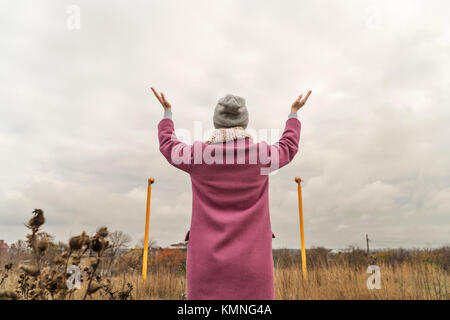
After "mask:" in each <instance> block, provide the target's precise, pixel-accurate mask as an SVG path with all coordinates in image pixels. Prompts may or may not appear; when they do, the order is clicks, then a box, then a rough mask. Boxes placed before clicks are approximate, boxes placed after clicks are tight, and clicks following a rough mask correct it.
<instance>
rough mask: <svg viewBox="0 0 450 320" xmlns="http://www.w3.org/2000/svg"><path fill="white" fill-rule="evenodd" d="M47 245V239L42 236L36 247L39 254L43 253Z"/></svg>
mask: <svg viewBox="0 0 450 320" xmlns="http://www.w3.org/2000/svg"><path fill="white" fill-rule="evenodd" d="M48 246H49V242H48V239H46V238H44V239H42V240H41V241H39V242H38V244H37V249H38V253H39V255H43V254H44V253H45V251H47V249H48Z"/></svg>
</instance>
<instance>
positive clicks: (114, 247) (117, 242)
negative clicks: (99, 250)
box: [106, 230, 131, 273]
mask: <svg viewBox="0 0 450 320" xmlns="http://www.w3.org/2000/svg"><path fill="white" fill-rule="evenodd" d="M108 240H109V242H110V245H111V247H110V249H109V252H108V256H109V264H108V268H107V269H106V270H107V272H108V273H109V272H111V268H112V267H113V265H114V262H115V261H116V258H117V256H118V255H119V254H120V250H122V249H125V248H126V247H127V246H128V244H129V243H130V242H131V237H130V236H129V235H128V234H126V233H124V232H122V231H119V230H116V231H114V232H111V233H110V234H109V235H108Z"/></svg>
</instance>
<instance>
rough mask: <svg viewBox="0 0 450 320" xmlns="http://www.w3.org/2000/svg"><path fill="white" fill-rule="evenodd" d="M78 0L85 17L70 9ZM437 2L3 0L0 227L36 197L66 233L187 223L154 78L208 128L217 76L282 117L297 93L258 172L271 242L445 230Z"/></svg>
mask: <svg viewBox="0 0 450 320" xmlns="http://www.w3.org/2000/svg"><path fill="white" fill-rule="evenodd" d="M70 4H75V5H78V6H79V7H80V8H81V29H80V30H79V31H70V30H68V29H67V27H66V19H67V13H66V8H67V6H68V5H70ZM448 6H449V5H448V4H447V2H445V1H435V2H432V3H426V4H425V3H424V2H419V1H396V2H395V3H392V2H388V1H377V2H375V3H374V2H372V1H345V2H343V1H341V2H339V3H338V2H335V1H306V2H298V1H284V2H283V4H282V5H281V4H280V3H279V2H275V1H264V2H261V1H259V2H257V1H245V2H244V3H243V2H242V1H241V2H239V1H227V2H222V3H220V4H219V3H216V2H212V1H190V2H186V3H183V2H175V1H164V2H160V1H159V2H158V1H133V3H132V4H130V3H129V2H128V3H127V2H126V1H95V2H92V1H75V2H73V1H70V2H69V1H40V2H38V3H37V2H33V1H24V0H22V1H16V2H14V3H13V2H11V1H2V2H0V70H2V72H1V73H0V80H1V82H2V87H1V88H0V112H1V117H0V148H1V150H2V156H1V157H0V166H1V168H2V169H0V175H1V181H2V183H1V185H0V239H5V240H7V241H13V240H16V239H18V238H23V236H24V232H25V230H24V226H23V223H24V222H25V221H26V220H27V219H28V217H29V215H30V213H31V211H32V210H33V209H34V208H35V207H40V208H43V209H44V210H45V211H46V214H47V217H48V224H47V230H48V231H49V232H51V233H52V234H54V235H55V236H56V237H57V238H59V239H61V240H64V239H67V237H68V236H70V235H73V234H75V233H78V232H80V231H81V230H82V229H86V230H87V231H93V230H95V228H96V227H98V226H100V225H108V226H109V227H110V228H111V229H120V230H123V231H125V232H127V233H129V234H130V235H132V237H133V239H134V240H135V241H138V240H139V239H140V238H141V237H142V236H143V222H144V216H145V199H146V198H145V197H146V179H147V177H148V176H154V177H155V178H156V183H155V184H154V188H153V193H152V210H151V223H150V229H151V230H150V235H151V237H152V238H154V239H156V240H157V241H158V242H159V243H160V244H161V245H168V244H170V243H174V242H177V241H179V240H181V239H182V238H183V237H184V234H185V232H186V231H187V229H188V228H189V222H190V214H191V186H190V181H189V177H188V175H186V174H185V173H183V172H181V171H176V169H175V168H172V167H171V166H170V165H169V164H167V163H166V162H165V159H164V158H163V157H162V155H161V154H160V153H159V150H158V143H157V135H156V134H157V130H156V125H157V123H158V121H159V120H160V119H161V118H162V110H161V107H160V106H159V105H158V103H157V101H156V100H155V99H154V98H153V97H152V95H151V93H150V92H149V87H150V86H155V87H156V88H157V89H159V90H163V91H164V92H165V93H166V95H167V96H168V98H170V101H171V102H172V104H173V106H174V111H173V112H174V116H173V118H174V121H175V125H176V127H177V128H185V129H189V130H192V129H193V122H194V121H195V120H200V121H202V123H203V127H204V128H205V129H208V128H211V127H212V114H213V107H214V105H215V103H216V101H217V99H218V98H219V97H221V96H223V95H224V94H226V93H229V92H230V93H234V94H238V95H242V96H244V97H245V98H246V100H247V104H248V108H249V112H250V124H249V125H250V126H251V127H252V128H255V129H258V128H276V129H280V130H281V129H282V128H283V126H284V122H285V119H286V117H287V114H288V112H289V106H290V104H291V103H292V101H293V100H294V99H295V98H296V97H297V95H298V94H299V92H301V91H306V90H307V89H312V90H313V92H314V93H313V95H312V96H311V99H310V101H309V103H308V105H307V106H306V107H305V109H304V110H302V111H301V112H300V120H301V121H302V135H301V146H300V148H301V150H300V152H299V154H298V155H297V157H296V158H295V160H294V161H293V162H292V163H291V164H290V165H288V166H287V167H285V168H283V169H282V170H280V172H279V173H278V174H276V175H274V176H272V177H271V182H270V201H271V202H270V206H271V217H272V218H271V219H272V228H273V231H274V232H275V234H276V235H277V238H276V239H275V240H274V246H275V247H283V246H288V247H296V246H298V245H299V231H298V203H297V194H296V186H295V183H294V181H293V178H294V177H295V176H297V175H299V176H301V177H302V178H303V179H304V180H305V183H304V188H303V191H304V195H303V198H304V212H305V226H306V241H307V245H308V246H311V245H325V246H329V247H342V246H346V245H348V244H352V243H357V244H360V245H363V240H364V236H365V234H366V233H369V235H370V237H371V238H373V239H374V242H373V244H374V245H375V246H377V245H378V246H380V247H383V246H387V245H393V246H396V245H402V246H409V247H411V246H421V245H442V244H446V243H448V242H449V240H448V239H449V238H450V237H449V236H450V215H449V209H450V185H449V181H450V176H449V175H450V170H449V163H450V152H449V151H448V147H447V145H448V141H449V139H450V129H449V126H448V123H449V120H450V112H449V111H448V105H449V102H450V96H449V93H448V90H447V88H448V87H449V85H450V79H449V77H448V74H450V73H449V71H450V69H449V67H450V66H449V63H450V60H449V59H448V56H449V53H450V47H449V43H450V42H449V41H450V33H449V31H448V30H450V28H449V22H448V17H447V14H446V12H447V10H445V9H448Z"/></svg>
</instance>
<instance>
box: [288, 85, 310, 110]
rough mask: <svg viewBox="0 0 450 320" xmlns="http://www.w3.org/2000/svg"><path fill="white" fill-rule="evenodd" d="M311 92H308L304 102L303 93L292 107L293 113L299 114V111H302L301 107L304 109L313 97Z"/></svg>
mask: <svg viewBox="0 0 450 320" xmlns="http://www.w3.org/2000/svg"><path fill="white" fill-rule="evenodd" d="M311 92H312V91H311V90H309V91H308V93H307V94H306V97H305V98H304V99H303V100H302V97H303V93H302V94H301V95H300V96H299V97H298V98H297V100H295V101H294V103H293V104H292V107H291V112H297V111H298V110H300V108H301V107H303V106H304V105H305V103H306V101H307V100H308V98H309V96H310V95H311Z"/></svg>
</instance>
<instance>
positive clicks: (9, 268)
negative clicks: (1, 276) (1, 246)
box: [5, 263, 13, 271]
mask: <svg viewBox="0 0 450 320" xmlns="http://www.w3.org/2000/svg"><path fill="white" fill-rule="evenodd" d="M12 266H13V264H12V263H8V264H5V270H7V271H8V270H11V268H12Z"/></svg>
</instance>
